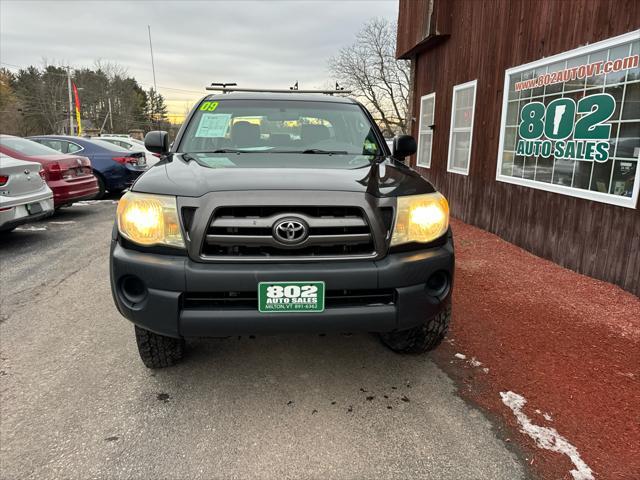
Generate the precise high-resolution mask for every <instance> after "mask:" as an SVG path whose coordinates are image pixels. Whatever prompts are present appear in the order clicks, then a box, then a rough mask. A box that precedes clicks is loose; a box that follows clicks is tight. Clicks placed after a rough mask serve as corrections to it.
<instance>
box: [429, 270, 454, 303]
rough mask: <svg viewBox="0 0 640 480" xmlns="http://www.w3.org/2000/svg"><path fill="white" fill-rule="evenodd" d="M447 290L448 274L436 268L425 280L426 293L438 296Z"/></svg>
mask: <svg viewBox="0 0 640 480" xmlns="http://www.w3.org/2000/svg"><path fill="white" fill-rule="evenodd" d="M448 290H449V274H448V273H447V272H445V271H444V270H438V271H437V272H436V273H434V274H433V275H431V276H430V277H429V279H428V280H427V293H428V294H429V295H431V296H432V297H440V296H443V295H445V294H446V293H447V291H448Z"/></svg>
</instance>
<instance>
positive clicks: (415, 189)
mask: <svg viewBox="0 0 640 480" xmlns="http://www.w3.org/2000/svg"><path fill="white" fill-rule="evenodd" d="M312 156H313V157H324V158H325V159H326V156H323V155H317V156H316V155H312ZM306 157H307V158H306V159H305V160H310V159H309V157H310V156H309V155H307V156H306ZM186 158H190V157H189V156H187V155H185V156H183V155H181V154H173V155H171V156H169V157H168V158H166V159H164V160H162V161H161V162H159V163H157V164H156V165H154V166H153V167H151V168H150V169H149V170H148V171H147V172H145V173H144V174H143V175H142V176H141V177H140V178H139V179H138V180H137V181H136V183H135V185H134V186H133V188H132V190H133V191H136V192H143V193H157V194H164V195H176V196H181V197H200V196H202V195H205V194H207V193H209V192H224V191H252V190H307V191H308V190H322V191H342V192H362V193H369V194H371V195H373V196H376V197H397V196H403V195H417V194H423V193H432V192H434V191H435V189H434V188H433V186H432V185H431V184H430V183H429V182H428V181H426V180H425V179H424V178H422V177H421V176H420V175H419V174H418V173H417V172H415V171H413V170H411V169H410V168H409V167H407V166H405V165H404V164H402V163H399V162H397V161H395V160H392V159H389V158H387V159H385V160H384V161H382V162H380V163H378V162H369V161H367V162H365V163H364V164H363V162H362V161H360V162H358V164H357V165H356V166H349V165H348V163H347V162H345V163H344V165H343V166H331V165H325V166H323V167H322V168H314V167H311V166H295V167H292V166H283V165H282V164H281V165H279V166H270V167H266V168H265V167H253V166H251V167H249V166H233V165H234V164H233V163H232V162H231V161H230V160H229V159H228V158H226V157H215V158H216V160H215V161H213V162H210V163H209V164H208V165H209V166H205V164H203V163H202V162H200V161H196V160H193V159H190V160H187V159H186ZM234 159H235V158H234ZM317 160H318V162H322V161H323V159H322V158H318V159H317ZM237 163H238V164H240V162H237ZM309 164H310V163H308V165H309ZM316 164H317V162H316ZM212 165H213V166H212ZM289 165H291V163H289Z"/></svg>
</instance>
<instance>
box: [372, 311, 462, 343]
mask: <svg viewBox="0 0 640 480" xmlns="http://www.w3.org/2000/svg"><path fill="white" fill-rule="evenodd" d="M450 321H451V307H447V308H445V309H443V310H442V311H441V312H440V313H438V314H437V315H435V316H434V317H432V318H430V319H429V321H428V322H426V323H424V324H423V325H420V326H418V327H414V328H410V329H409V330H402V331H399V332H389V333H381V334H380V339H381V340H382V343H384V344H385V345H386V346H387V347H389V348H390V349H391V350H393V351H394V352H397V353H412V354H419V353H425V352H428V351H429V350H433V349H434V348H436V347H437V346H438V345H440V342H442V340H443V339H444V337H445V335H446V334H447V330H448V329H449V322H450Z"/></svg>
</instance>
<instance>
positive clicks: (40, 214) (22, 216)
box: [0, 153, 53, 232]
mask: <svg viewBox="0 0 640 480" xmlns="http://www.w3.org/2000/svg"><path fill="white" fill-rule="evenodd" d="M43 177H44V171H43V170H42V165H40V164H39V163H37V162H25V161H23V160H17V159H15V158H11V157H9V156H7V155H4V154H2V153H0V232H10V231H11V230H13V229H14V228H16V227H17V226H18V225H21V224H23V223H28V222H33V221H35V220H40V219H41V218H44V217H48V216H49V215H51V214H53V192H52V191H51V189H50V188H49V187H48V186H47V183H46V182H45V181H44V178H43Z"/></svg>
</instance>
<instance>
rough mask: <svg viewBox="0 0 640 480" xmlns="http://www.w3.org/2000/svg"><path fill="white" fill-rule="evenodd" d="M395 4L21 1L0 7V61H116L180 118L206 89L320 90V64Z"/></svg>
mask: <svg viewBox="0 0 640 480" xmlns="http://www.w3.org/2000/svg"><path fill="white" fill-rule="evenodd" d="M397 3H398V2H397V0H378V1H364V0H362V1H357V0H356V1H345V0H335V1H332V0H317V1H305V0H289V1H271V0H259V1H239V0H235V1H170V0H163V1H144V0H138V1H131V0H130V1H126V2H120V1H113V0H103V1H83V2H80V1H77V2H76V1H57V0H55V1H54V0H49V1H40V2H36V1H25V0H0V62H1V63H2V66H3V67H6V68H9V69H11V70H13V71H16V70H17V68H18V67H25V66H28V65H32V64H35V65H42V64H43V61H44V59H46V60H47V61H48V62H49V63H55V64H65V65H66V64H69V65H72V66H75V67H81V66H92V65H93V64H94V62H95V61H96V60H98V59H101V60H104V61H110V62H117V63H118V64H120V65H121V66H123V67H125V68H126V69H127V71H128V73H129V75H131V76H133V77H135V78H136V79H137V80H138V82H139V83H141V84H142V85H143V87H145V88H148V87H150V86H151V85H152V84H153V75H152V72H151V61H150V55H149V39H148V34H147V25H151V34H152V38H153V50H154V57H155V64H156V80H157V84H158V90H160V92H161V93H162V94H163V95H164V96H165V98H166V99H167V101H168V102H167V103H168V105H169V110H170V113H171V114H173V115H178V116H182V115H183V114H184V112H185V110H186V109H187V108H189V107H190V106H191V104H192V103H193V102H194V101H195V100H196V99H197V98H199V97H201V96H202V95H203V94H204V86H205V85H207V84H209V83H211V82H213V81H218V82H221V81H227V82H230V81H233V82H237V83H238V84H239V85H241V86H251V87H256V86H268V87H285V88H286V87H287V86H289V85H291V84H293V83H294V82H295V81H296V80H298V81H299V82H300V86H301V88H303V87H306V88H312V87H319V86H322V85H324V84H326V82H327V81H330V80H332V79H331V78H330V76H329V72H328V71H327V60H328V59H329V57H331V56H332V55H334V54H335V53H336V52H337V51H338V49H339V48H340V47H341V46H345V45H348V44H350V43H352V42H353V40H354V36H355V34H356V33H357V31H358V30H359V29H360V27H361V26H362V24H363V23H364V22H365V21H366V20H368V19H369V18H371V17H386V18H390V19H394V20H395V19H396V18H397V8H398V5H397Z"/></svg>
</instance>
